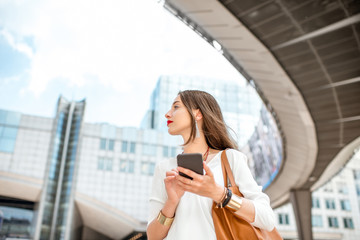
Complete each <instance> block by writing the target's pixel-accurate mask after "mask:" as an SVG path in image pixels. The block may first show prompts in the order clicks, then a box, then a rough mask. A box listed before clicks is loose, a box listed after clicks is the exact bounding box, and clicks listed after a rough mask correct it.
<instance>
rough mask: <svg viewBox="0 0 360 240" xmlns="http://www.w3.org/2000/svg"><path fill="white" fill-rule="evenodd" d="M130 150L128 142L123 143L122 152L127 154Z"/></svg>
mask: <svg viewBox="0 0 360 240" xmlns="http://www.w3.org/2000/svg"><path fill="white" fill-rule="evenodd" d="M127 149H128V142H127V141H121V151H122V152H127Z"/></svg>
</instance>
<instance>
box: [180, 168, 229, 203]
mask: <svg viewBox="0 0 360 240" xmlns="http://www.w3.org/2000/svg"><path fill="white" fill-rule="evenodd" d="M203 166H204V170H205V175H200V174H197V173H195V172H193V171H191V170H189V169H186V168H182V167H178V168H177V169H178V171H179V172H182V173H185V174H186V175H188V176H190V177H192V178H193V180H190V179H188V178H185V177H183V176H180V175H177V176H176V179H177V180H178V184H179V186H180V187H181V188H183V189H184V190H185V191H187V192H192V193H195V194H198V195H201V196H204V197H208V198H212V199H213V200H214V201H215V202H218V201H219V200H220V199H221V197H222V196H223V194H224V187H223V186H220V185H218V184H217V183H216V182H215V179H214V175H213V173H212V172H211V170H210V168H209V167H208V166H207V165H206V163H203Z"/></svg>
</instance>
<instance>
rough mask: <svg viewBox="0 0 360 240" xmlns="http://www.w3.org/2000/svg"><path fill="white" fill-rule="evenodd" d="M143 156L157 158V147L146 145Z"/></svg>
mask: <svg viewBox="0 0 360 240" xmlns="http://www.w3.org/2000/svg"><path fill="white" fill-rule="evenodd" d="M143 154H144V155H148V156H156V145H154V144H144V145H143Z"/></svg>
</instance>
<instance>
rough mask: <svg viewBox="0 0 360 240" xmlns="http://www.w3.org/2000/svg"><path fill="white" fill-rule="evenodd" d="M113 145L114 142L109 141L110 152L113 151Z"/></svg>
mask: <svg viewBox="0 0 360 240" xmlns="http://www.w3.org/2000/svg"><path fill="white" fill-rule="evenodd" d="M114 144H115V141H114V140H109V150H110V151H114Z"/></svg>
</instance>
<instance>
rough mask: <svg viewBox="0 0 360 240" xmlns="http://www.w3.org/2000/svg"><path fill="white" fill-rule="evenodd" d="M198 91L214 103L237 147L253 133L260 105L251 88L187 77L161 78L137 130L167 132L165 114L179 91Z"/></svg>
mask: <svg viewBox="0 0 360 240" xmlns="http://www.w3.org/2000/svg"><path fill="white" fill-rule="evenodd" d="M191 89H196V90H202V91H205V92H208V93H210V94H211V95H213V96H214V97H215V99H216V100H217V101H218V103H219V105H220V107H221V110H222V113H223V116H224V119H225V121H226V124H227V125H228V126H229V127H230V128H231V129H232V130H233V131H230V133H231V134H232V135H233V137H234V139H236V140H237V142H238V144H239V146H240V147H242V146H244V145H245V144H246V143H247V140H248V139H249V137H250V136H251V135H252V133H253V132H254V129H255V126H256V124H257V122H258V121H259V118H260V109H261V106H262V102H261V100H260V98H259V96H258V95H257V93H256V91H255V90H254V89H253V88H252V87H251V86H245V85H241V84H240V83H238V82H235V83H234V82H226V81H221V80H219V79H210V78H202V77H187V76H161V77H160V78H159V81H158V82H157V84H156V88H155V89H154V91H153V93H152V95H151V101H150V108H149V111H148V112H147V114H146V115H145V117H144V119H143V121H142V124H141V127H142V128H151V129H156V130H159V131H164V132H167V125H166V121H167V120H166V118H165V117H164V115H165V113H166V112H167V111H168V110H169V109H170V107H171V105H172V103H173V101H174V99H175V97H176V96H177V94H178V92H179V91H183V90H191Z"/></svg>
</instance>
